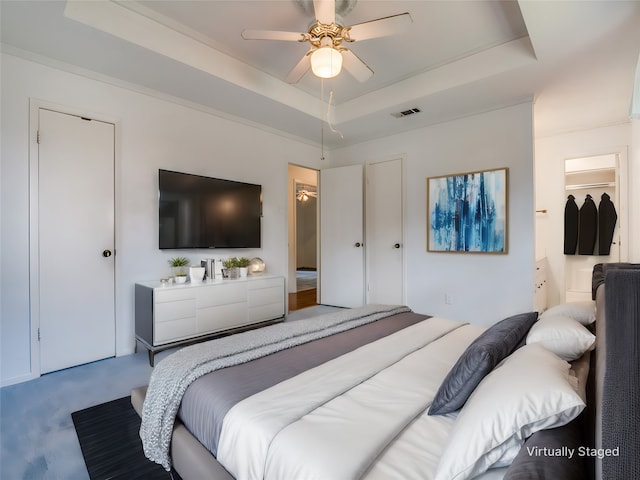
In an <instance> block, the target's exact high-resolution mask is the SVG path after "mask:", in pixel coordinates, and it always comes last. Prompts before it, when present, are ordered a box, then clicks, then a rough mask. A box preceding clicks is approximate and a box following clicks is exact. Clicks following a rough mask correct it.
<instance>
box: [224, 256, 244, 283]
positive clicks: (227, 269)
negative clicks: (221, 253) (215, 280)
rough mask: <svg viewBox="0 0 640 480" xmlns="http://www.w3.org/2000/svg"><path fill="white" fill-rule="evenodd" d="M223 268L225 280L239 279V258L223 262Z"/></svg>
mask: <svg viewBox="0 0 640 480" xmlns="http://www.w3.org/2000/svg"><path fill="white" fill-rule="evenodd" d="M222 266H223V267H224V269H223V271H222V276H223V277H224V278H238V274H239V270H240V269H239V267H238V258H237V257H231V258H227V259H226V260H224V261H223V262H222Z"/></svg>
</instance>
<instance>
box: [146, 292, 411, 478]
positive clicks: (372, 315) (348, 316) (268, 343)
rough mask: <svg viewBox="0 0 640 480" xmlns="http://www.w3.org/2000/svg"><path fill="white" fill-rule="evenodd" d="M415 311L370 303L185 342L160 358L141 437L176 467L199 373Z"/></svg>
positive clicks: (157, 457)
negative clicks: (178, 435) (176, 447)
mask: <svg viewBox="0 0 640 480" xmlns="http://www.w3.org/2000/svg"><path fill="white" fill-rule="evenodd" d="M407 311H410V310H409V308H408V307H405V306H397V305H367V306H364V307H360V308H356V309H348V310H342V311H338V312H335V313H330V314H327V315H321V316H318V317H313V318H308V319H304V320H299V321H296V322H290V323H286V322H285V323H280V324H277V325H271V326H269V327H265V328H260V329H257V330H251V331H248V332H244V333H239V334H237V335H231V336H228V337H223V338H220V339H217V340H212V341H210V342H205V343H200V344H197V345H192V346H190V347H186V348H183V349H182V350H179V351H178V352H176V353H175V354H173V355H171V356H169V357H167V358H166V359H164V360H162V361H161V362H159V363H158V364H157V366H156V367H155V369H154V371H153V373H152V375H151V379H150V381H149V389H148V391H147V396H146V399H145V402H144V405H143V408H142V424H141V426H140V438H141V439H142V445H143V448H144V453H145V455H146V456H147V458H148V459H149V460H152V461H154V462H156V463H159V464H160V465H162V466H163V467H164V468H165V469H166V470H170V469H171V460H170V457H169V445H170V442H171V433H172V430H173V424H174V421H175V417H176V414H177V411H178V408H179V406H180V402H181V400H182V396H183V394H184V392H185V390H186V389H187V387H188V386H189V385H190V384H191V382H193V381H194V380H196V379H197V378H199V377H201V376H203V375H206V374H207V373H210V372H213V371H214V370H218V369H221V368H225V367H229V366H233V365H238V364H240V363H244V362H247V361H250V360H254V359H256V358H260V357H263V356H266V355H269V354H271V353H275V352H278V351H281V350H284V349H286V348H290V347H293V346H296V345H301V344H303V343H306V342H309V341H312V340H317V339H319V338H324V337H326V336H329V335H332V334H334V333H338V332H343V331H346V330H349V329H351V328H355V327H358V326H360V325H364V324H367V323H371V322H374V321H376V320H379V319H381V318H385V317H388V316H391V315H395V314H397V313H402V312H407Z"/></svg>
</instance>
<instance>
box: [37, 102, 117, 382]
mask: <svg viewBox="0 0 640 480" xmlns="http://www.w3.org/2000/svg"><path fill="white" fill-rule="evenodd" d="M38 128H39V137H40V141H39V150H38V176H39V185H38V250H39V251H38V262H39V270H38V275H39V288H38V290H39V307H40V308H39V312H37V313H38V316H39V323H40V331H39V333H40V373H47V372H51V371H54V370H60V369H63V368H67V367H71V366H74V365H79V364H82V363H87V362H91V361H94V360H99V359H102V358H107V357H111V356H114V355H115V305H114V303H115V302H114V298H115V297H114V273H115V272H114V255H113V253H114V252H113V250H114V125H113V124H110V123H105V122H100V121H96V120H89V119H83V118H80V117H77V116H73V115H67V114H63V113H58V112H53V111H50V110H45V109H40V110H39V127H38Z"/></svg>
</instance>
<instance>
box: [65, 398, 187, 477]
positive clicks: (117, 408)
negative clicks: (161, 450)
mask: <svg viewBox="0 0 640 480" xmlns="http://www.w3.org/2000/svg"><path fill="white" fill-rule="evenodd" d="M71 418H72V420H73V425H74V426H75V429H76V434H77V435H78V440H79V441H80V448H81V449H82V456H83V457H84V463H85V464H86V465H87V471H88V472H89V477H90V478H91V480H106V479H122V480H125V479H126V480H131V479H145V480H147V479H148V480H155V479H158V480H166V479H174V480H180V477H179V476H178V474H177V473H176V472H175V471H173V472H171V473H169V472H167V471H166V470H165V469H164V468H162V467H161V466H160V465H158V464H156V463H154V462H151V461H149V460H147V458H146V457H145V456H144V452H143V451H142V442H141V441H140V436H139V434H138V432H139V430H140V417H139V416H138V414H137V413H136V411H135V410H134V409H133V406H132V405H131V397H124V398H120V399H118V400H113V401H111V402H107V403H103V404H101V405H96V406H95V407H90V408H86V409H84V410H80V411H78V412H73V413H72V414H71Z"/></svg>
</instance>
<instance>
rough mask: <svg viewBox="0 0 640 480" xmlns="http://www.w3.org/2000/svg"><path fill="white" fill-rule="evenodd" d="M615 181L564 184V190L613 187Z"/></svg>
mask: <svg viewBox="0 0 640 480" xmlns="http://www.w3.org/2000/svg"><path fill="white" fill-rule="evenodd" d="M615 186H616V183H615V182H598V183H582V184H577V185H566V186H565V187H564V188H565V190H584V189H587V188H613V187H615Z"/></svg>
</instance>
